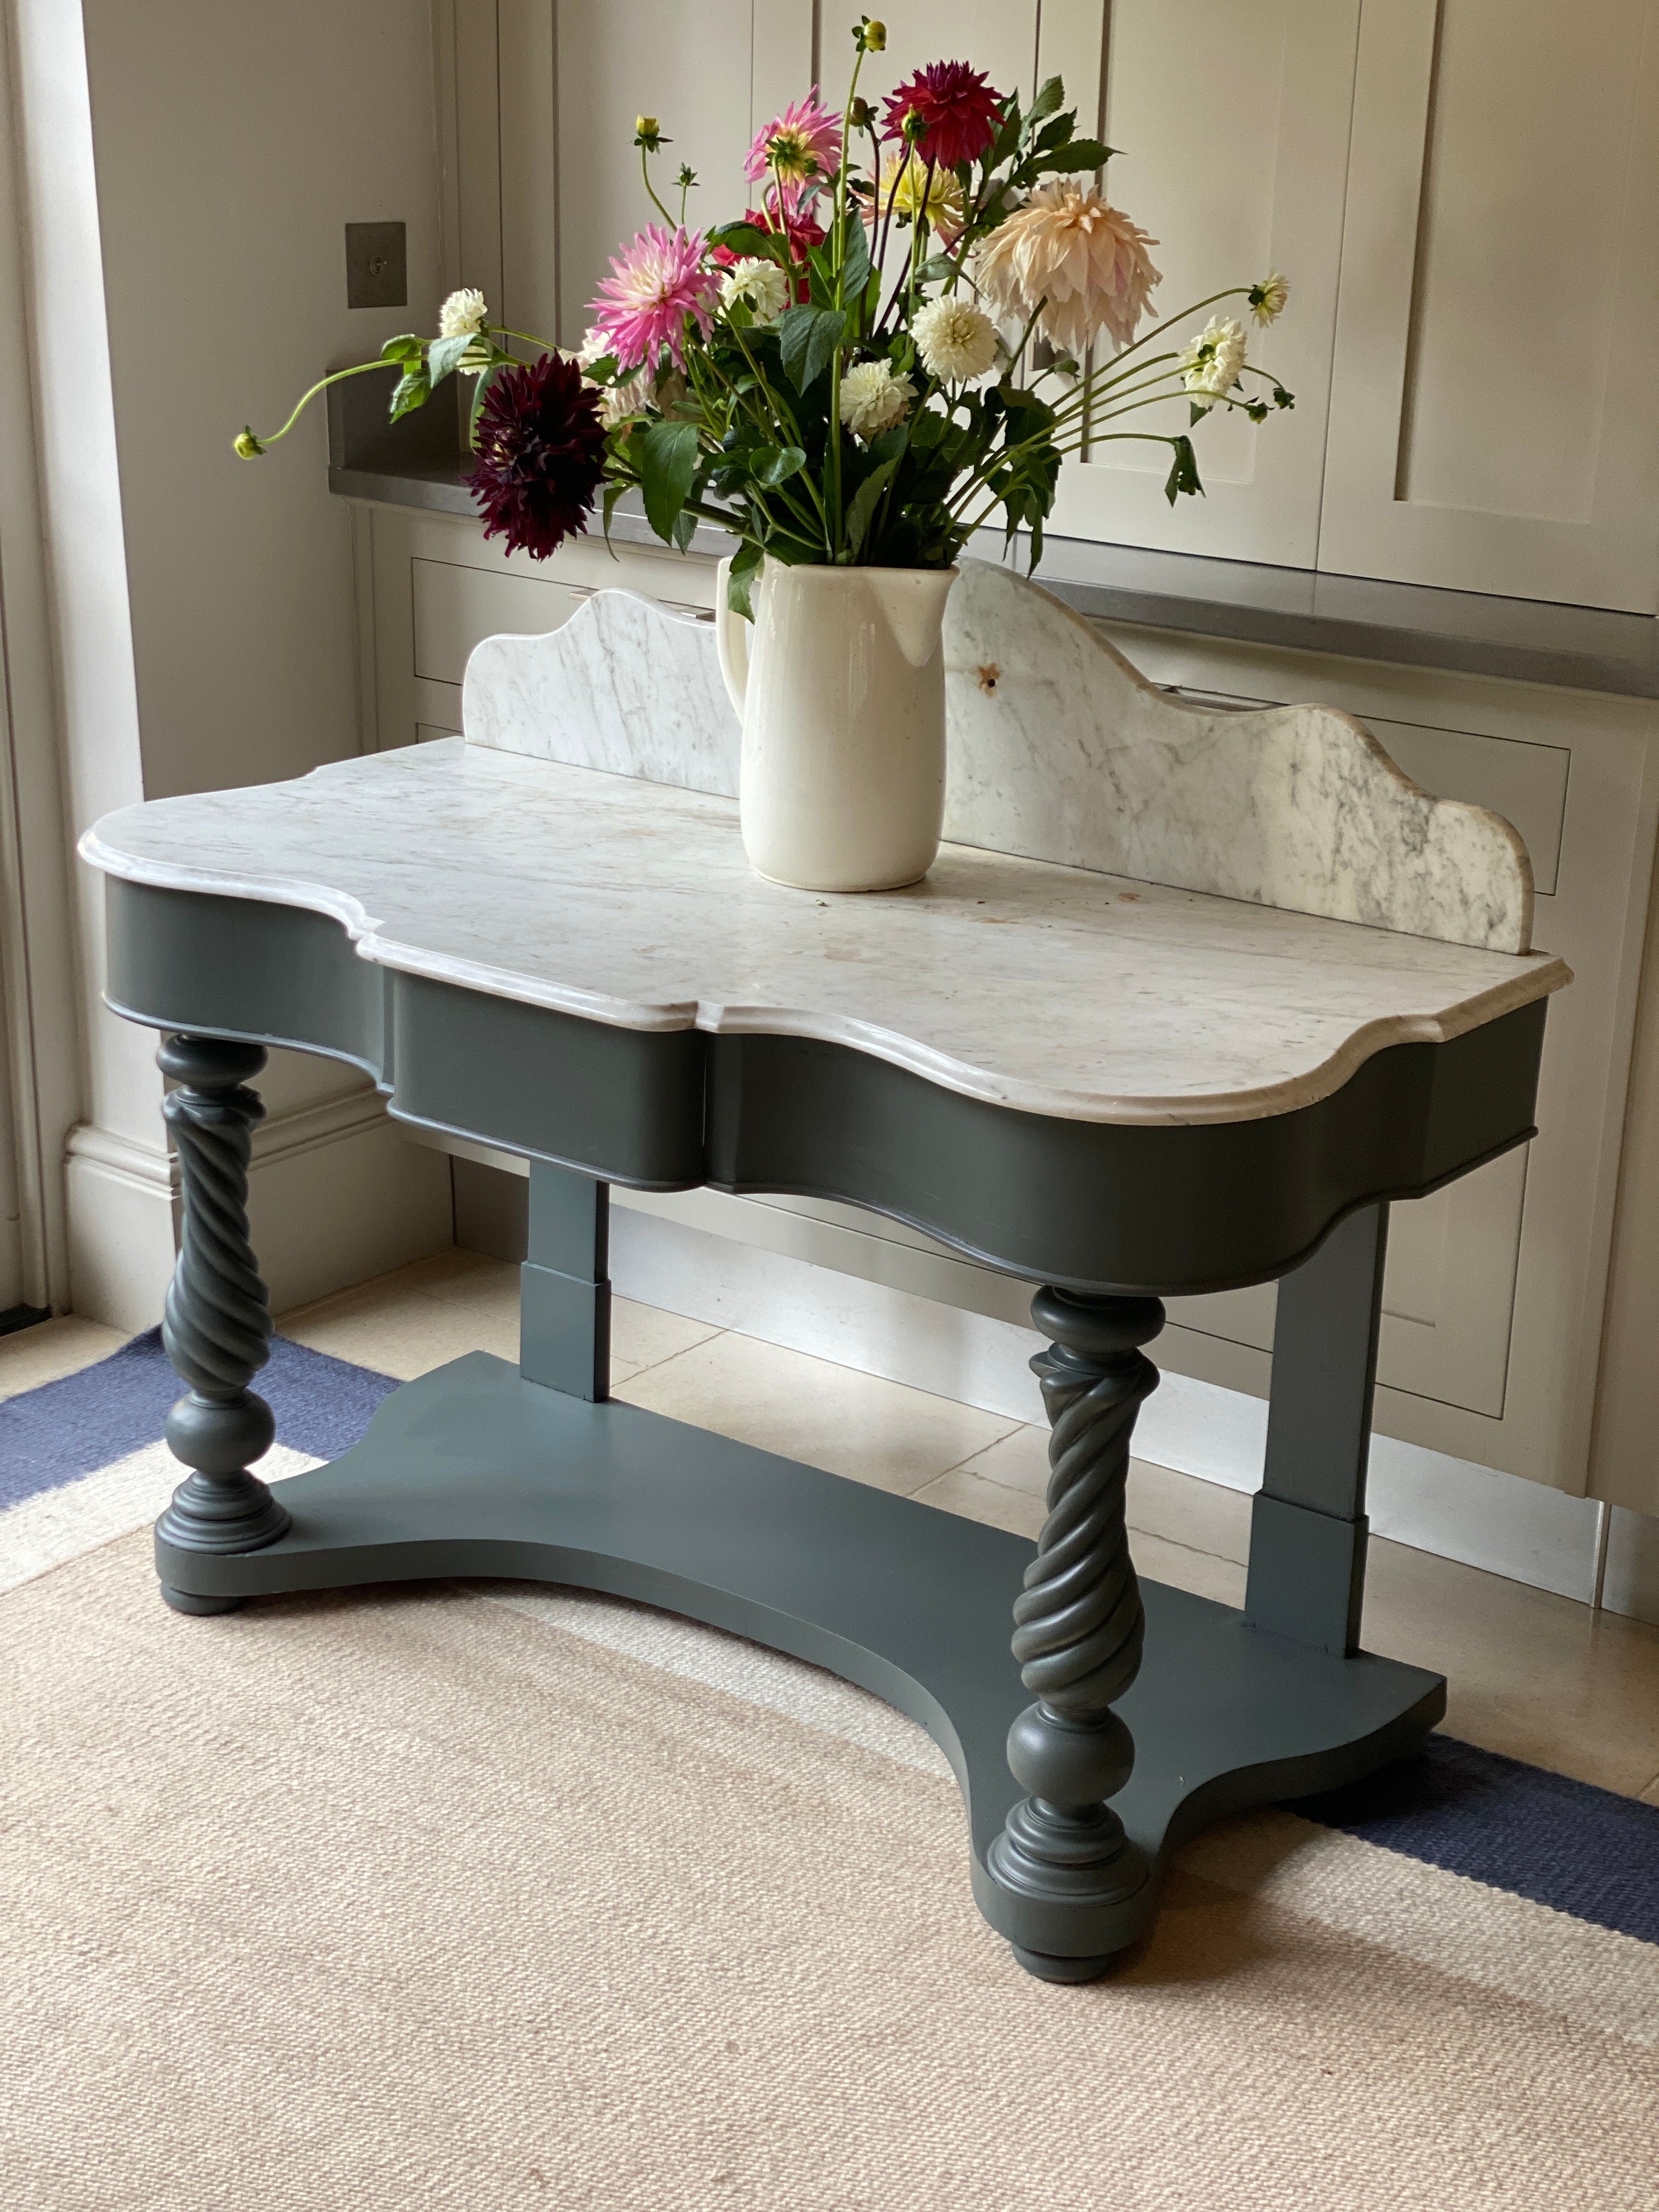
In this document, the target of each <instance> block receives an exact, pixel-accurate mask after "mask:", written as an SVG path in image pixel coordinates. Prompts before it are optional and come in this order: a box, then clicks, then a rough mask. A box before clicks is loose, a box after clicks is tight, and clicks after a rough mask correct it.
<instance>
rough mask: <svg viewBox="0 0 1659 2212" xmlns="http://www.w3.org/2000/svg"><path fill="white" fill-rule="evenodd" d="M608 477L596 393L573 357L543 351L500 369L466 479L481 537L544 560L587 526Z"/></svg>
mask: <svg viewBox="0 0 1659 2212" xmlns="http://www.w3.org/2000/svg"><path fill="white" fill-rule="evenodd" d="M604 476H605V425H604V423H603V422H601V421H600V419H599V393H598V392H596V391H595V390H594V388H593V386H592V385H591V384H589V383H587V382H586V380H585V379H584V378H583V375H582V373H581V370H580V368H578V367H577V365H576V363H575V362H574V361H565V360H563V359H562V357H561V356H559V355H557V354H551V353H544V355H543V356H542V357H541V359H540V360H539V361H532V362H522V363H520V364H518V365H516V366H515V367H513V368H504V369H501V371H500V372H499V373H498V374H496V376H495V378H494V379H493V380H492V381H491V383H490V386H489V390H488V391H487V392H485V394H484V399H483V406H482V407H481V408H480V409H479V410H478V459H477V467H476V468H474V470H473V471H472V474H471V476H470V477H468V478H467V482H468V483H469V484H470V485H471V488H472V489H473V490H474V491H475V492H476V493H477V497H478V504H479V506H480V507H482V508H483V516H484V536H485V537H486V538H496V537H505V538H506V539H507V551H508V552H509V553H517V552H520V551H523V552H526V553H528V554H529V555H530V556H532V559H534V560H537V561H545V560H546V558H547V556H548V555H549V554H550V553H552V552H556V550H558V548H559V547H560V546H561V545H562V544H563V543H564V541H565V539H566V538H568V537H569V536H570V535H571V533H572V532H574V531H584V530H586V527H587V510H588V508H589V507H591V506H592V502H593V495H594V493H595V492H597V491H598V489H599V484H600V483H601V481H602V479H603V477H604Z"/></svg>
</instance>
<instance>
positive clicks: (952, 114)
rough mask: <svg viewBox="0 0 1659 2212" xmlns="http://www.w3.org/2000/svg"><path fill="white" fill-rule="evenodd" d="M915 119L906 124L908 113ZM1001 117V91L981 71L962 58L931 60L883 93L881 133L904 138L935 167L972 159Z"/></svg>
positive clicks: (982, 149) (984, 148)
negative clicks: (955, 59) (884, 98)
mask: <svg viewBox="0 0 1659 2212" xmlns="http://www.w3.org/2000/svg"><path fill="white" fill-rule="evenodd" d="M911 116H915V118H916V119H915V123H914V124H910V125H909V128H908V131H907V129H906V125H907V123H908V120H909V118H910V117H911ZM1001 122H1002V94H1000V92H993V91H992V89H991V88H990V86H989V85H988V84H987V82H986V81H985V72H984V71H983V70H975V69H969V66H968V64H967V63H966V62H933V63H932V64H929V66H928V67H927V69H924V70H917V71H916V73H915V76H913V77H911V78H910V79H909V80H908V82H906V83H904V84H902V85H901V86H900V87H899V88H898V90H897V91H896V92H894V93H890V94H888V97H887V114H886V118H885V119H884V123H883V126H882V133H881V135H882V137H884V138H903V137H909V139H910V143H912V145H914V146H915V149H916V151H917V153H918V154H920V155H921V158H922V160H923V161H933V162H935V163H937V164H938V166H939V167H940V168H941V169H955V168H959V167H961V166H962V164H963V162H964V161H978V159H979V157H980V155H981V154H983V153H985V152H986V151H987V149H988V148H989V146H990V144H991V142H992V140H993V139H994V137H996V135H997V131H998V129H999V128H1000V125H1001Z"/></svg>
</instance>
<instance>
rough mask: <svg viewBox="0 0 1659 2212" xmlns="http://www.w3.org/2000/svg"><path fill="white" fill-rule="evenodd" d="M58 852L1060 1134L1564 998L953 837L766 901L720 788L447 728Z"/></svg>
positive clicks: (1394, 949)
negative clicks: (848, 890) (884, 1070)
mask: <svg viewBox="0 0 1659 2212" xmlns="http://www.w3.org/2000/svg"><path fill="white" fill-rule="evenodd" d="M81 851H82V856H83V858H85V859H86V860H88V861H89V862H90V863H91V864H92V865H93V866H95V867H99V868H102V869H105V870H107V871H109V872H112V873H113V874H117V875H120V876H125V877H129V878H132V879H134V880H136V881H137V882H141V883H149V884H161V885H164V886H168V887H172V888H176V889H184V890H203V891H211V892H219V893H222V894H224V895H228V896H237V897H242V898H252V899H264V900H270V901H272V902H276V903H277V904H281V905H288V906H298V907H307V908H313V909H315V910H316V911H318V912H319V913H323V914H328V915H333V916H335V917H336V918H337V920H338V921H341V922H342V923H343V925H344V926H345V927H346V929H347V930H348V931H349V933H350V935H351V936H352V938H353V939H355V941H356V947H357V950H358V951H359V953H360V954H361V955H362V957H364V958H365V959H368V960H372V961H375V962H377V963H380V964H381V965H383V966H386V967H388V968H394V969H404V970H406V971H408V972H410V973H411V974H415V975H429V976H435V977H439V978H442V979H444V980H447V981H453V982H457V983H460V984H464V985H466V986H469V987H471V988H473V989H476V990H480V991H485V992H489V993H490V994H494V995H495V996H499V997H504V998H511V999H519V1000H527V1001H529V1002H530V1003H531V1004H532V1005H537V1006H552V1007H557V1008H561V1009H562V1010H563V1011H565V1012H569V1013H573V1014H579V1015H581V1016H584V1017H586V1018H588V1019H590V1020H594V1021H600V1022H611V1023H615V1024H620V1025H622V1026H623V1027H626V1028H630V1029H641V1030H672V1029H684V1028H689V1027H691V1026H694V1025H695V1026H696V1027H697V1028H700V1029H702V1030H708V1031H709V1032H711V1033H713V1034H715V1035H721V1036H731V1035H741V1034H756V1033H760V1034H771V1035H784V1036H812V1037H822V1038H825V1039H828V1040H830V1041H832V1042H837V1043H841V1044H845V1045H848V1046H851V1047H852V1048H854V1049H855V1050H857V1051H860V1052H867V1053H871V1054H875V1055H876V1056H877V1057H878V1058H880V1059H883V1060H891V1061H893V1062H895V1063H896V1065H898V1066H902V1067H908V1068H912V1069H914V1070H915V1072H916V1073H918V1074H920V1075H923V1076H926V1077H927V1079H929V1080H930V1081H932V1082H934V1083H938V1084H941V1085H945V1087H946V1088H947V1089H950V1090H952V1091H961V1092H963V1093H964V1094H966V1095H967V1096H968V1097H974V1098H984V1099H988V1100H991V1101H994V1103H998V1104H1001V1105H1006V1106H1012V1107H1015V1108H1018V1109H1023V1110H1024V1111H1027V1112H1031V1113H1038V1114H1053V1115H1063V1116H1066V1117H1067V1118H1070V1119H1073V1120H1079V1121H1122V1122H1139V1121H1153V1122H1176V1123H1191V1122H1200V1121H1243V1120H1249V1119H1251V1118H1253V1117H1256V1116H1260V1115H1270V1114H1279V1113H1284V1112H1286V1111H1288V1110H1289V1109H1291V1108H1294V1107H1297V1106H1303V1105H1306V1104H1309V1103H1312V1102H1313V1101H1315V1100H1316V1099H1319V1098H1322V1097H1327V1096H1328V1095H1329V1094H1330V1093H1331V1092H1332V1091H1335V1090H1337V1089H1339V1088H1340V1085H1342V1084H1343V1083H1344V1082H1346V1080H1347V1079H1348V1078H1349V1077H1350V1076H1351V1075H1352V1073H1354V1071H1355V1069H1356V1068H1357V1067H1358V1066H1360V1065H1361V1064H1362V1063H1363V1062H1364V1060H1367V1059H1368V1058H1369V1057H1370V1055H1371V1054H1373V1053H1376V1052H1378V1051H1381V1050H1382V1049H1383V1048H1384V1047H1386V1046H1389V1045H1392V1044H1397V1043H1402V1042H1413V1041H1425V1042H1441V1041H1443V1040H1445V1039H1447V1038H1449V1037H1453V1036H1457V1035H1458V1034H1460V1033H1461V1032H1462V1031H1463V1030H1469V1029H1473V1028H1475V1027H1477V1026H1478V1025H1479V1024H1481V1023H1482V1022H1487V1021H1492V1020H1493V1019H1495V1018H1497V1017H1498V1015H1500V1014H1504V1013H1507V1012H1510V1010H1511V1009H1512V1008H1514V1007H1516V1006H1523V1005H1525V1004H1527V1003H1528V1001H1529V1000H1534V999H1538V998H1541V997H1543V996H1544V995H1545V994H1547V993H1549V992H1552V991H1554V990H1558V989H1559V988H1560V987H1561V986H1562V985H1563V984H1565V983H1566V982H1568V981H1571V975H1570V971H1569V970H1568V969H1567V968H1566V966H1565V963H1563V962H1562V961H1560V960H1559V959H1555V958H1553V957H1551V956H1550V955H1549V954H1547V953H1530V954H1513V953H1504V952H1492V951H1485V950H1481V949H1477V948H1474V947H1470V946H1467V945H1446V944H1441V943H1438V942H1437V941H1435V940H1433V939H1428V938H1423V937H1409V936H1405V935H1401V934H1399V933H1395V932H1392V931H1388V930H1380V929H1373V928H1368V927H1361V926H1359V925H1358V924H1356V923H1352V922H1343V921H1327V920H1324V919H1322V918H1317V917H1314V916H1310V915H1302V914H1291V913H1284V912H1280V911H1277V910H1275V909H1273V908H1266V907H1261V906H1256V905H1252V904H1247V903H1245V902H1242V901H1237V900H1232V899H1226V898H1218V897H1214V896H1207V895H1204V894H1200V893H1196V892H1192V891H1182V890H1169V889H1166V888H1163V887H1159V886H1158V885H1154V884H1140V883H1135V882H1133V881H1131V880H1129V879H1127V878H1122V877H1116V876H1109V875H1103V874H1099V873H1096V872H1091V871H1089V870H1085V869H1079V868H1069V867H1061V866H1055V865H1054V864H1052V863H1050V862H1047V861H1041V860H1024V859H1020V858H1018V857H1016V856H1012V855H1006V854H995V853H988V852H984V851H981V850H978V849H975V848H970V847H967V846H946V847H945V848H944V850H943V851H942V852H941V854H940V855H939V860H938V862H937V864H936V866H934V868H933V872H932V873H931V874H930V875H929V876H928V877H927V879H926V881H925V882H923V883H921V884H916V885H915V886H913V887H912V888H911V889H909V890H902V891H890V892H880V893H875V894H866V895H861V896H840V897H836V896H823V895H819V894H816V893H813V892H811V891H794V890H784V889H783V888H781V886H779V885H777V884H769V883H766V882H764V881H763V880H762V879H761V878H759V877H757V876H756V875H755V874H754V873H753V872H752V871H751V870H750V867H749V866H748V864H747V862H746V860H744V852H743V847H742V843H741V842H740V840H739V836H738V815H737V808H736V805H734V804H733V802H732V800H730V799H723V798H719V797H714V796H709V795H708V794H705V793H696V792H690V791H683V790H676V789H670V788H666V787H662V786H659V785H655V784H650V783H644V782H640V781H635V780H633V779H632V778H629V777H626V776H619V775H605V774H601V773H599V772H598V771H596V770H594V769H582V768H572V767H567V766H563V765H562V764H559V763H553V762H549V761H541V760H532V759H527V758H525V757H522V756H519V755H515V754H511V753H503V752H498V751H492V750H487V749H485V748H483V747H481V746H476V745H473V746H469V745H467V744H465V743H464V742H463V741H462V740H461V739H460V738H446V739H442V740H441V741H438V742H435V743H433V744H425V745H419V746H412V747H410V748H407V749H405V750H400V751H396V752H388V753H379V754H371V755H368V756H367V757H363V758H361V759H356V760H349V761H343V762H340V763H336V764H335V765H333V766H331V767H328V768H324V769H319V770H318V771H317V772H316V773H315V774H314V775H308V776H306V777H303V778H301V780H300V781H296V782H293V783H279V784H264V785H259V786H256V787H252V788H250V789H246V790H240V791H224V792H206V793H200V794H199V795H197V796H193V797H187V798H180V799H156V800H152V801H151V802H149V804H147V805H142V806H131V807H126V808H124V809H123V810H122V811H119V812H118V813H115V814H110V815H106V817H105V818H104V819H103V820H102V821H101V822H100V823H98V824H97V825H96V826H95V827H94V829H91V830H89V831H88V833H87V835H86V836H85V837H84V838H83V839H82V845H81Z"/></svg>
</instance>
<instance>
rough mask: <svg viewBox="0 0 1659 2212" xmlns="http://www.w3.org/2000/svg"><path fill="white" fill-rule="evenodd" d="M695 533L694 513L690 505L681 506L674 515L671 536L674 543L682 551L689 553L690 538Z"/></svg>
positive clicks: (695, 519) (694, 535) (695, 521)
mask: <svg viewBox="0 0 1659 2212" xmlns="http://www.w3.org/2000/svg"><path fill="white" fill-rule="evenodd" d="M696 534H697V516H696V511H695V509H693V508H691V507H682V508H681V509H680V511H679V513H678V514H677V515H676V516H675V517H674V528H673V532H672V536H673V541H674V544H675V545H676V546H677V547H678V550H680V551H681V552H682V553H689V552H690V550H691V540H692V539H693V538H695V537H696Z"/></svg>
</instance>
